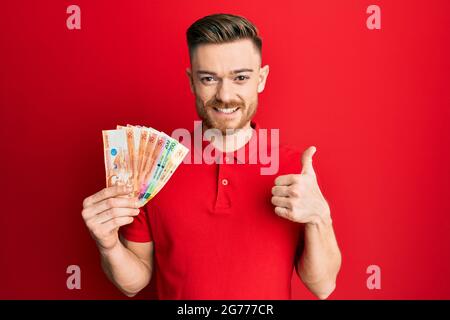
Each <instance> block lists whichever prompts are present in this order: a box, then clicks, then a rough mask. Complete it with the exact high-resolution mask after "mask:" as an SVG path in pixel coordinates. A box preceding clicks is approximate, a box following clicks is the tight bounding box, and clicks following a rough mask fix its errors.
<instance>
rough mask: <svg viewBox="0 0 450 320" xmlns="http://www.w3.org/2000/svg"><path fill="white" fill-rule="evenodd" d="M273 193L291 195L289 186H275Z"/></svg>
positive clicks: (282, 195) (281, 195) (275, 194)
mask: <svg viewBox="0 0 450 320" xmlns="http://www.w3.org/2000/svg"><path fill="white" fill-rule="evenodd" d="M272 195H273V196H277V197H289V187H288V186H275V187H273V188H272Z"/></svg>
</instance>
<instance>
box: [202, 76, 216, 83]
mask: <svg viewBox="0 0 450 320" xmlns="http://www.w3.org/2000/svg"><path fill="white" fill-rule="evenodd" d="M215 80H216V79H214V77H212V76H205V77H201V78H200V81H201V82H203V83H206V84H209V83H213V82H214V81H215Z"/></svg>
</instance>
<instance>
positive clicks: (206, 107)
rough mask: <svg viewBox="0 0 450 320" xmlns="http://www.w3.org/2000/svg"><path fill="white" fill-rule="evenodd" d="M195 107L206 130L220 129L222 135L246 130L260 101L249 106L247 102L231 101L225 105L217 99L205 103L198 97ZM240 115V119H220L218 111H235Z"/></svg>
mask: <svg viewBox="0 0 450 320" xmlns="http://www.w3.org/2000/svg"><path fill="white" fill-rule="evenodd" d="M195 105H196V109H197V114H198V116H199V117H200V119H201V120H202V122H203V125H204V126H205V127H206V129H213V128H214V129H218V130H220V132H222V135H227V134H232V133H233V132H234V131H236V130H238V129H242V128H244V127H245V126H246V125H247V123H248V122H249V121H251V120H252V119H253V117H254V115H255V113H256V109H257V105H258V100H257V99H256V101H255V102H254V103H250V104H248V105H246V104H245V101H243V100H242V101H231V102H228V103H224V102H222V101H220V100H217V99H216V98H215V97H214V98H212V99H210V100H208V101H206V103H203V101H202V100H201V99H200V98H199V97H198V96H197V95H196V98H195ZM234 108H238V110H237V111H235V112H239V113H240V118H239V119H233V120H229V119H220V117H218V116H217V111H216V109H234Z"/></svg>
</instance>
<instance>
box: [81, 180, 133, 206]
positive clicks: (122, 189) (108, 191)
mask: <svg viewBox="0 0 450 320" xmlns="http://www.w3.org/2000/svg"><path fill="white" fill-rule="evenodd" d="M131 191H133V188H132V187H131V186H126V185H114V186H112V187H107V188H104V189H103V190H101V191H99V192H97V193H95V194H93V195H92V196H90V197H87V198H86V199H85V200H84V201H83V207H84V208H87V207H89V206H91V205H93V204H94V203H97V202H100V201H102V200H105V199H108V198H112V197H117V196H121V195H126V194H129V193H130V192H131Z"/></svg>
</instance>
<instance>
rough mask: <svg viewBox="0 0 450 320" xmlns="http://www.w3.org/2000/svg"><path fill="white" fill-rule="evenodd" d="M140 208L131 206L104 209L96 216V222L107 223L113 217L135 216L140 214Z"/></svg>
mask: <svg viewBox="0 0 450 320" xmlns="http://www.w3.org/2000/svg"><path fill="white" fill-rule="evenodd" d="M139 212H140V210H139V209H131V208H111V209H109V210H106V211H103V212H102V213H100V214H98V215H97V216H95V218H94V221H93V222H94V223H106V222H108V221H110V220H112V219H115V218H119V217H135V216H137V215H138V214H139Z"/></svg>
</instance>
